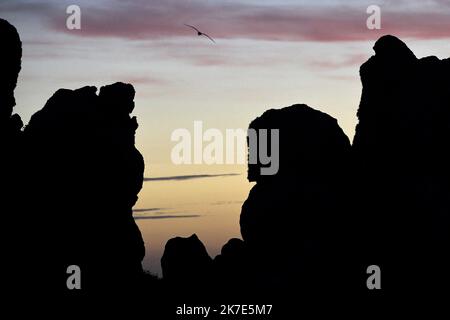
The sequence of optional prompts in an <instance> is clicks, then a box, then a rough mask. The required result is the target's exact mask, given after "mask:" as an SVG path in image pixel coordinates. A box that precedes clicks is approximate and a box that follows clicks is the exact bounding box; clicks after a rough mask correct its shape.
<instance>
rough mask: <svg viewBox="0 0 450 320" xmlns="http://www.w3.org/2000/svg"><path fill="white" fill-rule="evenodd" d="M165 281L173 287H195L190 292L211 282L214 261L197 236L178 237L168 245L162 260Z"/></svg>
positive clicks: (168, 242)
mask: <svg viewBox="0 0 450 320" xmlns="http://www.w3.org/2000/svg"><path fill="white" fill-rule="evenodd" d="M161 267H162V272H163V277H164V279H165V280H166V281H167V282H168V283H169V284H171V285H175V286H177V287H178V286H180V285H181V284H190V285H193V286H194V287H193V288H189V290H196V289H197V288H196V286H198V285H199V284H205V282H206V280H209V276H210V273H211V267H212V259H211V257H210V256H209V255H208V252H207V251H206V248H205V246H204V245H203V243H202V242H201V241H200V240H199V238H198V237H197V235H196V234H193V235H191V236H190V237H187V238H182V237H176V238H172V239H170V240H169V241H167V243H166V247H165V249H164V254H163V256H162V258H161Z"/></svg>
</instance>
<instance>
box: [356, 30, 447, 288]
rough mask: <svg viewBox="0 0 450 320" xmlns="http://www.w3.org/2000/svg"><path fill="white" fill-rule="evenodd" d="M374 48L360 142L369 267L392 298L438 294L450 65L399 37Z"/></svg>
mask: <svg viewBox="0 0 450 320" xmlns="http://www.w3.org/2000/svg"><path fill="white" fill-rule="evenodd" d="M374 50H375V55H374V56H372V57H371V58H370V59H369V60H368V61H367V62H365V63H364V64H363V65H362V66H361V69H360V75H361V81H362V85H363V91H362V96H361V103H360V106H359V110H358V118H359V123H358V125H357V127H356V135H355V138H354V143H353V152H354V161H355V163H356V165H357V166H356V169H355V171H356V172H355V176H356V177H357V182H356V190H355V191H356V193H355V197H354V198H355V199H357V200H358V203H359V206H358V213H359V214H361V215H363V216H364V217H366V221H364V222H362V224H361V225H362V226H363V227H362V230H363V232H362V233H361V235H360V238H361V239H365V241H363V242H361V243H362V244H363V246H364V249H363V251H362V252H365V253H366V255H365V260H364V264H365V265H368V264H378V265H379V266H380V267H381V270H382V274H383V288H384V289H385V291H386V292H394V291H395V290H394V291H392V290H393V289H397V290H400V291H403V292H408V291H409V292H416V293H417V292H419V291H420V290H424V289H426V288H428V289H433V290H431V291H433V292H435V290H436V289H439V288H440V289H442V288H444V287H445V285H446V283H447V284H448V283H449V282H448V280H446V279H448V275H447V273H448V270H449V269H450V265H449V252H450V238H449V237H450V205H449V199H450V166H449V163H450V153H449V148H450V90H449V88H450V78H449V75H450V59H445V60H439V59H438V58H436V57H426V58H422V59H417V58H416V57H415V55H414V54H413V53H412V52H411V51H410V50H409V49H408V47H407V46H406V45H405V44H404V43H403V42H402V41H401V40H399V39H397V38H396V37H393V36H384V37H382V38H380V39H379V40H378V41H377V42H376V44H375V46H374Z"/></svg>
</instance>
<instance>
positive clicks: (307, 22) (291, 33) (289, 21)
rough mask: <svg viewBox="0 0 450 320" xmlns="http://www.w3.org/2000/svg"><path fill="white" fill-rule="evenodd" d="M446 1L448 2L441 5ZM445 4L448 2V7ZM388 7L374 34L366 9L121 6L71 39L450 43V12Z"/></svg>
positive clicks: (101, 12)
mask: <svg viewBox="0 0 450 320" xmlns="http://www.w3.org/2000/svg"><path fill="white" fill-rule="evenodd" d="M441 1H442V0H441ZM442 2H445V1H442ZM390 8H391V7H389V6H385V7H382V29H381V30H376V31H374V30H368V29H367V28H366V19H367V17H368V15H367V14H366V12H365V9H366V8H365V7H364V6H358V7H343V6H339V7H335V6H329V7H320V8H318V7H313V6H298V5H292V6H280V7H276V6H267V5H248V4H237V3H233V4H232V3H228V4H223V3H222V4H217V3H215V4H212V3H200V2H199V1H189V2H185V1H183V2H181V1H170V0H169V1H152V2H146V1H133V2H131V1H120V2H117V3H116V4H115V5H109V6H108V7H99V6H97V7H90V8H86V9H84V10H83V13H82V14H83V15H82V30H81V31H80V32H71V34H74V35H78V36H85V37H117V38H125V39H162V38H170V37H195V36H196V34H195V33H194V32H193V30H190V29H189V28H186V27H185V26H184V25H183V24H184V23H189V24H193V25H196V26H198V27H199V28H200V29H203V30H204V31H205V32H207V33H209V34H210V35H211V36H213V37H215V38H216V39H236V38H243V39H253V40H273V41H321V42H334V41H360V40H374V39H376V38H377V37H379V36H381V35H383V34H387V33H391V34H395V35H397V36H400V37H410V38H416V39H439V38H449V37H450V10H448V9H443V10H440V11H438V10H435V11H420V10H416V11H414V12H411V11H410V10H399V8H398V7H396V9H395V11H390ZM50 17H51V20H50V22H49V23H50V26H51V28H52V29H54V30H57V31H60V32H70V31H68V30H67V29H66V28H65V23H64V21H63V20H62V19H61V15H58V16H53V15H50Z"/></svg>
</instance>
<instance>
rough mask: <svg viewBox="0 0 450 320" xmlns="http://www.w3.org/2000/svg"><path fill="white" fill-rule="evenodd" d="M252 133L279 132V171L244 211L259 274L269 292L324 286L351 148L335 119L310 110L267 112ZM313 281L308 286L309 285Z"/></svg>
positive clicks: (254, 172) (254, 174)
mask: <svg viewBox="0 0 450 320" xmlns="http://www.w3.org/2000/svg"><path fill="white" fill-rule="evenodd" d="M250 128H251V129H279V135H280V142H279V149H280V152H279V153H280V155H279V157H280V169H279V172H278V173H277V174H276V175H274V176H259V175H258V172H259V170H258V165H251V164H249V171H248V177H249V180H250V181H252V180H256V181H257V184H256V185H255V186H254V187H253V188H252V190H251V191H250V194H249V196H248V198H247V200H246V201H245V202H244V204H243V206H242V211H241V218H240V225H241V233H242V237H243V239H244V242H245V244H246V245H247V246H248V249H249V251H250V252H252V256H253V259H254V264H255V268H253V270H255V269H256V268H257V269H256V272H255V273H254V274H258V273H259V277H260V278H261V279H264V281H265V282H266V283H267V284H268V285H269V286H275V287H287V286H292V285H293V283H295V281H296V280H297V281H299V282H301V283H302V284H303V285H304V289H307V288H308V289H311V288H310V287H309V285H307V284H306V283H305V282H312V283H315V285H316V286H317V288H319V287H320V283H319V282H321V281H326V280H325V277H326V275H325V274H324V273H323V272H322V271H323V270H322V268H325V265H326V262H325V260H326V259H329V257H328V255H329V253H330V250H331V247H332V246H333V245H334V244H335V239H333V235H335V233H336V229H335V227H336V223H337V221H339V220H340V219H342V217H341V212H340V209H341V206H342V203H343V202H344V200H345V195H344V193H343V191H342V190H343V187H345V184H344V182H343V181H345V180H344V179H345V178H346V175H347V174H348V170H347V162H348V156H349V151H350V142H349V140H348V138H347V136H346V135H345V134H344V132H343V131H342V129H341V128H340V127H339V125H338V123H337V121H336V120H335V119H334V118H332V117H330V116H329V115H327V114H325V113H322V112H320V111H317V110H314V109H312V108H310V107H308V106H306V105H293V106H290V107H287V108H282V109H279V110H273V109H272V110H269V111H266V112H265V113H264V114H263V115H262V116H260V117H258V118H256V119H255V120H253V121H252V122H251V123H250ZM312 283H311V285H312Z"/></svg>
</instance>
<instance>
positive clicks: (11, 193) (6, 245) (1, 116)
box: [0, 19, 25, 294]
mask: <svg viewBox="0 0 450 320" xmlns="http://www.w3.org/2000/svg"><path fill="white" fill-rule="evenodd" d="M0 43H1V46H0V154H1V155H0V177H1V178H0V190H1V193H2V196H1V199H2V200H1V203H0V212H1V224H2V226H3V231H2V232H1V243H2V245H1V249H2V250H1V251H2V270H3V272H2V273H3V274H4V275H5V277H4V280H5V281H4V282H3V286H4V289H5V292H9V293H10V294H11V293H12V290H14V289H16V287H18V288H21V286H20V282H21V281H25V280H21V279H20V278H19V279H18V280H16V281H15V280H14V279H15V277H14V275H15V274H24V272H23V271H24V270H25V265H24V261H23V260H21V256H22V255H23V254H24V253H23V251H24V248H25V246H24V243H22V241H21V239H22V237H20V236H18V233H20V231H19V229H18V228H20V226H23V223H22V221H21V218H20V215H17V214H14V213H17V209H18V207H19V206H20V203H21V202H22V201H23V200H22V199H21V193H20V190H19V186H20V184H21V183H22V177H21V166H20V160H21V157H20V151H21V146H20V136H21V131H20V129H21V128H22V120H21V119H20V117H19V115H17V114H13V108H14V106H15V104H16V102H15V98H14V89H15V88H16V84H17V78H18V75H19V72H20V68H21V58H22V43H21V41H20V37H19V34H18V33H17V30H16V28H14V27H13V26H12V25H10V24H9V23H8V22H7V21H5V20H3V19H0ZM22 272H23V273H22ZM19 290H20V289H19ZM19 290H18V291H19Z"/></svg>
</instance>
